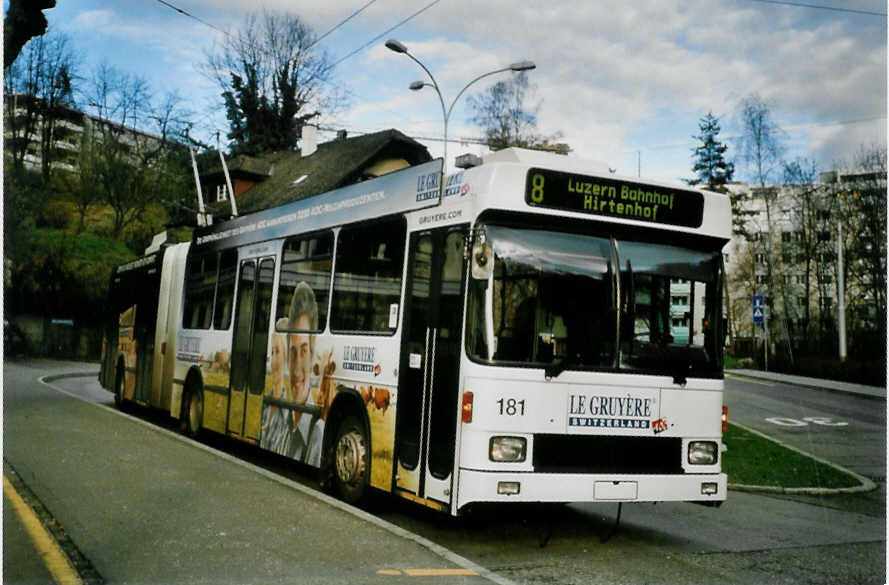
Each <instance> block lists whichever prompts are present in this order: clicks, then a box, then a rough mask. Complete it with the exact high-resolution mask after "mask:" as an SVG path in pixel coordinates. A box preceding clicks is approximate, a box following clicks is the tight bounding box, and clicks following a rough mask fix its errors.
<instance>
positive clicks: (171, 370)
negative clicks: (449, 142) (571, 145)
mask: <svg viewBox="0 0 889 585" xmlns="http://www.w3.org/2000/svg"><path fill="white" fill-rule="evenodd" d="M475 163H476V164H475V165H474V166H467V167H466V168H464V169H463V170H460V171H459V172H456V173H453V174H451V175H449V176H448V177H447V180H446V184H445V186H444V189H440V183H439V179H440V177H441V160H436V161H432V162H429V163H425V164H423V165H419V166H415V167H411V168H408V169H405V170H402V171H398V172H396V173H392V174H389V175H385V176H383V177H380V178H378V179H374V180H370V181H366V182H363V183H358V184H355V185H350V186H348V187H345V188H342V189H338V190H335V191H332V192H329V193H325V194H321V195H317V196H315V197H311V198H308V199H303V200H300V201H296V202H293V203H288V204H285V205H282V206H280V207H276V208H273V209H268V210H264V211H261V212H257V213H253V214H250V215H245V216H242V217H237V218H234V219H232V220H230V221H227V222H223V223H220V224H218V225H215V226H211V227H205V228H198V229H197V231H196V232H195V234H194V237H193V239H192V242H191V243H190V244H177V245H174V246H169V247H162V248H161V249H160V250H158V251H157V252H156V253H155V254H153V255H151V256H149V257H146V258H143V259H141V260H137V261H135V262H131V263H130V264H128V265H124V266H121V267H118V268H116V269H115V272H114V276H113V280H114V282H113V283H112V284H113V285H112V295H111V299H112V301H111V304H112V307H113V308H112V311H111V312H112V313H113V320H112V321H111V322H109V326H108V338H109V340H110V341H109V343H108V344H107V351H106V355H105V359H104V361H103V371H102V374H101V377H102V381H103V384H104V385H105V387H106V388H108V389H110V390H112V391H113V392H115V395H116V397H117V398H118V399H119V400H120V401H121V403H125V402H126V401H135V402H140V403H143V404H147V405H153V406H155V407H160V408H163V409H166V410H168V411H169V413H170V415H171V416H173V417H175V418H179V419H181V420H182V424H183V427H184V428H186V429H187V430H188V432H190V433H192V434H196V433H198V432H199V431H201V430H202V429H208V430H211V431H215V432H217V433H222V434H225V435H228V436H231V437H234V438H237V439H240V440H243V441H247V442H250V443H254V444H256V445H258V446H259V447H261V448H264V449H269V450H272V451H274V452H277V453H279V454H282V455H284V456H287V457H291V458H293V459H295V460H298V461H302V462H304V463H306V464H308V465H310V466H316V467H318V468H319V469H320V470H321V477H322V481H323V483H324V484H325V485H329V486H330V487H331V488H332V489H334V490H335V491H336V493H338V495H339V496H340V497H342V498H343V499H345V500H347V501H350V502H354V501H358V500H360V499H362V498H363V497H364V496H365V495H366V494H367V493H368V488H376V489H379V490H383V491H386V492H391V493H393V494H396V495H398V496H401V497H404V498H407V499H409V500H412V501H415V502H418V503H420V504H423V505H426V506H429V507H432V508H435V509H437V510H440V511H443V512H447V513H450V514H453V515H457V514H459V513H460V512H461V511H462V510H464V509H466V507H467V506H469V505H471V504H475V503H481V502H656V501H695V502H704V503H711V504H719V503H721V502H722V501H723V500H724V499H725V497H726V478H725V474H724V473H722V472H721V454H720V447H721V436H722V430H723V429H722V424H723V411H724V409H723V406H722V394H723V367H722V361H723V353H722V351H723V345H724V338H723V320H722V296H721V292H722V278H723V267H722V253H721V250H722V248H723V246H724V245H725V244H726V243H727V242H728V240H729V238H730V236H731V217H730V205H729V200H728V198H727V197H726V196H725V195H721V194H717V193H710V192H703V191H698V190H695V189H691V188H688V187H686V186H677V185H669V184H664V183H655V182H641V181H640V180H638V179H633V178H628V177H620V176H617V175H614V174H612V173H610V172H609V170H608V168H607V167H605V166H604V165H598V164H594V163H589V162H584V161H580V160H576V159H571V158H568V157H564V156H558V155H550V154H546V153H539V152H530V151H525V150H519V149H506V150H503V151H499V152H497V153H494V154H491V155H489V156H487V157H486V158H485V159H484V160H483V161H480V160H476V161H475ZM479 163H481V164H479ZM440 191H441V192H442V193H443V197H441V198H440V197H439V194H440ZM149 271H153V272H151V274H149ZM133 282H140V283H148V282H151V283H153V284H151V285H150V286H148V285H147V284H141V285H136V286H134V285H133V284H132V283H133ZM140 325H141V328H140ZM115 339H116V340H117V343H114V342H113V341H114V340H115Z"/></svg>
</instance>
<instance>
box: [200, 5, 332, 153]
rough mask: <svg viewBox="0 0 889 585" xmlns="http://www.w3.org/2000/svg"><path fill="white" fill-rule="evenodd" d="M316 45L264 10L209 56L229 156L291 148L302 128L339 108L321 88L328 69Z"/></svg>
mask: <svg viewBox="0 0 889 585" xmlns="http://www.w3.org/2000/svg"><path fill="white" fill-rule="evenodd" d="M315 44H316V37H315V35H314V33H313V32H312V29H311V28H309V26H308V25H306V24H304V23H303V22H302V21H301V20H300V19H299V18H298V17H296V16H294V15H291V14H286V13H275V12H268V11H266V12H261V13H254V14H250V15H249V16H248V17H247V19H246V20H245V21H244V23H243V25H242V26H241V27H240V29H239V30H237V31H235V32H233V33H232V34H230V35H227V36H225V37H224V38H223V39H222V41H221V46H219V47H218V48H217V49H216V50H215V52H214V53H211V54H209V55H208V60H207V64H206V71H207V72H208V73H209V75H210V76H211V77H212V79H213V80H214V81H216V83H217V85H218V86H219V88H220V90H221V93H222V98H223V101H224V104H225V111H226V116H227V118H228V121H229V126H230V132H229V133H228V137H229V138H230V139H231V140H232V145H231V152H232V154H248V155H256V154H260V153H264V152H269V151H273V150H290V149H294V148H296V146H297V141H298V140H299V136H300V134H301V130H302V127H303V125H305V124H306V123H308V122H310V121H311V120H312V119H314V118H317V117H319V116H320V115H321V114H322V112H326V113H330V112H331V111H333V110H335V109H336V108H337V107H338V106H339V101H340V100H339V98H338V97H337V96H336V95H333V94H331V93H329V92H327V91H326V90H325V87H324V85H325V84H326V83H327V82H328V81H329V79H330V74H331V73H330V72H331V70H332V67H331V65H330V63H329V62H328V58H327V55H326V54H325V53H324V52H322V51H320V50H319V49H317V48H316V47H315Z"/></svg>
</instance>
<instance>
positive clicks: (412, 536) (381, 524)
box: [37, 372, 517, 585]
mask: <svg viewBox="0 0 889 585" xmlns="http://www.w3.org/2000/svg"><path fill="white" fill-rule="evenodd" d="M93 375H96V374H93V373H89V372H87V373H71V374H52V375H48V376H41V377H38V378H37V381H38V382H39V383H41V384H43V385H44V386H47V387H48V388H52V389H53V390H54V391H56V392H59V393H61V394H65V395H66V396H70V397H71V398H74V399H76V400H80V401H81V402H85V403H86V404H89V405H91V406H95V407H96V408H101V409H103V410H106V411H109V412H112V413H114V414H116V415H118V416H123V417H125V418H127V419H129V420H130V421H132V422H135V423H137V424H139V425H142V426H143V427H145V428H148V429H150V430H152V431H154V432H156V433H158V434H161V435H164V436H166V437H168V438H170V439H173V440H175V441H179V442H181V443H184V444H186V445H189V446H190V447H192V448H195V449H199V450H201V451H204V452H206V453H209V454H211V455H213V456H215V457H219V458H220V459H223V460H225V461H227V462H229V463H232V464H234V465H238V466H240V467H243V468H245V469H248V470H250V471H252V472H253V473H256V474H258V475H261V476H263V477H265V478H266V479H270V480H272V481H274V482H276V483H278V484H280V485H283V486H285V487H287V488H290V489H292V490H294V491H297V492H300V493H302V494H303V495H306V496H309V497H311V498H314V499H316V500H318V501H320V502H323V503H325V504H327V505H329V506H331V507H333V508H336V509H338V510H340V511H342V512H345V513H347V514H350V515H352V516H354V517H356V518H358V519H359V520H363V521H365V522H367V523H369V524H373V525H374V526H377V527H378V528H381V529H383V530H385V531H387V532H389V533H390V534H393V535H395V536H397V537H400V538H403V539H405V540H407V541H410V542H413V543H414V544H417V545H418V546H420V547H422V548H425V549H426V550H428V551H429V552H431V553H432V554H435V555H437V556H438V557H440V558H442V559H444V560H446V561H448V562H450V563H453V564H455V565H457V566H458V567H462V568H464V569H468V570H470V571H474V572H475V573H477V574H478V576H479V577H481V578H483V579H485V580H487V581H490V582H492V583H496V584H497V585H517V584H516V582H515V581H512V580H511V579H508V578H507V577H504V576H502V575H499V574H497V573H495V572H494V571H493V570H491V569H488V568H486V567H483V566H481V565H479V564H477V563H475V562H474V561H472V560H470V559H468V558H466V557H464V556H462V555H460V554H458V553H456V552H454V551H452V550H450V549H449V548H446V547H444V546H442V545H440V544H438V543H436V542H433V541H432V540H430V539H428V538H426V537H424V536H420V535H419V534H416V533H414V532H411V531H409V530H407V529H405V528H402V527H400V526H398V525H396V524H393V523H391V522H389V521H387V520H384V519H382V518H378V517H377V516H374V515H373V514H371V513H370V512H367V511H365V510H362V509H361V508H358V507H356V506H352V505H350V504H347V503H345V502H343V501H341V500H338V499H336V498H334V497H333V496H329V495H327V494H325V493H322V492H319V491H317V490H315V489H312V488H310V487H308V486H304V485H302V484H300V483H297V482H295V481H293V480H291V479H287V478H285V477H282V476H280V475H278V474H276V473H274V472H272V471H269V470H267V469H264V468H262V467H259V466H257V465H254V464H252V463H250V462H249V461H245V460H243V459H239V458H237V457H235V456H233V455H230V454H228V453H225V452H223V451H219V450H217V449H214V448H213V447H210V446H209V445H205V444H203V443H201V442H199V441H196V440H194V439H191V438H189V437H186V436H185V435H182V434H179V433H176V432H174V431H171V430H169V429H165V428H163V427H160V426H158V425H156V424H153V423H152V422H150V421H146V420H143V419H141V418H139V417H137V416H133V415H131V414H127V413H124V412H121V411H120V410H118V409H116V408H112V407H110V406H105V405H103V404H97V403H95V402H92V401H90V400H88V399H86V398H84V397H82V396H79V395H77V394H72V393H71V392H68V391H67V390H64V389H62V388H59V387H57V386H53V385H52V381H53V380H60V379H65V378H80V377H86V376H93Z"/></svg>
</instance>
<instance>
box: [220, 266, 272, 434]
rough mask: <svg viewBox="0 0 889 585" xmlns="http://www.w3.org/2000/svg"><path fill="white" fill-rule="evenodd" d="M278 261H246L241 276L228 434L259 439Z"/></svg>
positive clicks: (239, 277)
mask: <svg viewBox="0 0 889 585" xmlns="http://www.w3.org/2000/svg"><path fill="white" fill-rule="evenodd" d="M274 278H275V260H274V259H273V258H262V259H254V260H244V261H243V262H241V268H240V272H239V276H238V296H237V306H236V307H235V331H234V339H233V340H232V358H231V378H230V380H231V388H230V392H229V396H230V398H229V403H228V433H229V434H231V435H236V436H240V437H244V438H247V439H254V440H258V439H259V428H260V424H261V419H262V393H263V390H264V389H265V373H266V353H267V352H268V336H269V320H270V317H271V312H272V285H273V281H274Z"/></svg>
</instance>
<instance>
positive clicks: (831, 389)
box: [725, 369, 886, 402]
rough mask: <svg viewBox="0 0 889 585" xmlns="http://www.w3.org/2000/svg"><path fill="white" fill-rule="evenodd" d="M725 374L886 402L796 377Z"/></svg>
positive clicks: (747, 373)
mask: <svg viewBox="0 0 889 585" xmlns="http://www.w3.org/2000/svg"><path fill="white" fill-rule="evenodd" d="M725 374H726V375H727V376H731V377H733V378H750V379H753V380H767V381H769V382H774V383H776V384H792V385H794V386H799V387H801V388H808V389H810V390H823V391H824V392H831V393H833V394H852V395H854V396H858V397H861V398H868V399H870V400H882V401H884V402H885V401H886V396H885V395H879V394H875V393H872V392H861V391H857V390H854V389H845V388H835V387H832V386H825V385H819V384H815V383H811V382H806V381H805V379H804V378H801V377H798V376H796V377H794V378H793V379H792V380H788V379H780V378H775V377H774V376H769V375H768V373H766V372H759V371H751V370H744V371H743V373H742V372H741V370H737V369H733V370H725ZM840 383H841V384H845V383H846V382H840ZM874 388H877V389H879V387H877V386H874Z"/></svg>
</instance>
